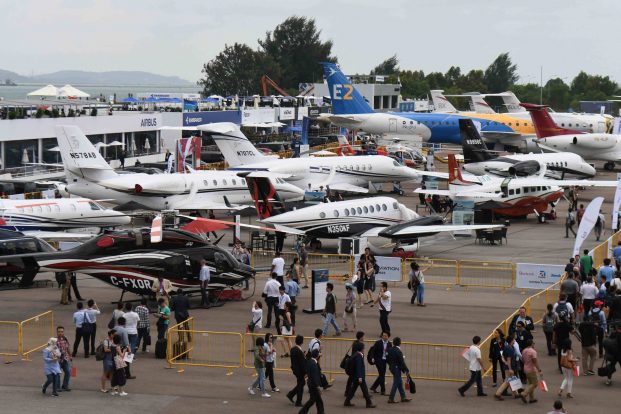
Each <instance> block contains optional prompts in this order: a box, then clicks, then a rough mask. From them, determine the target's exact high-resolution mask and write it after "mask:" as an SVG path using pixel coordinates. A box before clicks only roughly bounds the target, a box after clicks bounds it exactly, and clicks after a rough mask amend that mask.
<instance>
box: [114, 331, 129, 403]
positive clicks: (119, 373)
mask: <svg viewBox="0 0 621 414" xmlns="http://www.w3.org/2000/svg"><path fill="white" fill-rule="evenodd" d="M112 342H113V343H114V351H113V355H114V374H112V382H111V383H112V388H113V390H112V395H120V396H121V397H124V396H126V395H127V393H126V392H125V391H124V390H123V387H124V386H125V383H126V381H127V379H126V378H125V367H126V366H127V365H126V363H125V361H124V358H125V352H126V350H125V348H123V347H122V346H121V335H114V337H113V338H112Z"/></svg>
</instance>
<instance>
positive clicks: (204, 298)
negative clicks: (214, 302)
mask: <svg viewBox="0 0 621 414" xmlns="http://www.w3.org/2000/svg"><path fill="white" fill-rule="evenodd" d="M208 305H209V296H208V292H207V282H201V306H208Z"/></svg>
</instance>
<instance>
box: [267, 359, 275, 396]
mask: <svg viewBox="0 0 621 414" xmlns="http://www.w3.org/2000/svg"><path fill="white" fill-rule="evenodd" d="M265 378H266V379H269V380H270V387H272V389H274V388H276V383H275V382H274V363H273V362H265Z"/></svg>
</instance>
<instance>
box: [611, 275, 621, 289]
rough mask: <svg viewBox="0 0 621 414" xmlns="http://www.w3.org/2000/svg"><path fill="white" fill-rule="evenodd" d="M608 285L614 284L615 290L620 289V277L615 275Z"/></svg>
mask: <svg viewBox="0 0 621 414" xmlns="http://www.w3.org/2000/svg"><path fill="white" fill-rule="evenodd" d="M610 286H614V287H615V290H619V289H621V279H619V278H618V277H615V278H614V279H612V280H611V281H610Z"/></svg>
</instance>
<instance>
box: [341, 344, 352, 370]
mask: <svg viewBox="0 0 621 414" xmlns="http://www.w3.org/2000/svg"><path fill="white" fill-rule="evenodd" d="M349 351H351V346H350V347H349V349H348V350H347V352H345V356H344V357H343V359H341V363H340V364H339V367H341V369H343V370H345V369H347V363H348V362H349V359H350V358H351V355H349Z"/></svg>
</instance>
